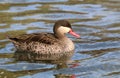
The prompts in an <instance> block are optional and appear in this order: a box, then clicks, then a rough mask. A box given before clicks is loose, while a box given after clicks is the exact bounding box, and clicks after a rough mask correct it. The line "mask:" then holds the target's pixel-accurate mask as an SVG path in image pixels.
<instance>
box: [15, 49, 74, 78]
mask: <svg viewBox="0 0 120 78" xmlns="http://www.w3.org/2000/svg"><path fill="white" fill-rule="evenodd" d="M73 54H74V51H72V52H68V53H65V54H61V57H60V58H58V55H57V54H54V55H40V54H35V53H33V52H31V53H30V52H19V51H16V52H15V53H14V58H15V60H16V61H27V62H30V63H46V64H55V65H56V67H55V69H56V70H59V69H62V68H69V66H68V64H72V60H70V59H71V57H72V56H73ZM70 68H71V67H70ZM54 76H55V78H75V77H73V76H74V75H71V74H69V75H68V74H61V73H60V74H55V75H54Z"/></svg>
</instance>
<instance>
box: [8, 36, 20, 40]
mask: <svg viewBox="0 0 120 78" xmlns="http://www.w3.org/2000/svg"><path fill="white" fill-rule="evenodd" d="M6 36H7V39H9V40H11V41H18V39H17V38H14V37H11V36H9V35H6Z"/></svg>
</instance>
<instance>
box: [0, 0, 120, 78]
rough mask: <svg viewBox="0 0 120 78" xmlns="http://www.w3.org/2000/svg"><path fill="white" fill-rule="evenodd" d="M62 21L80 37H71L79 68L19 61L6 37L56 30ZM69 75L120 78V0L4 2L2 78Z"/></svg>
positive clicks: (0, 5)
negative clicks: (68, 22) (66, 21)
mask: <svg viewBox="0 0 120 78" xmlns="http://www.w3.org/2000/svg"><path fill="white" fill-rule="evenodd" d="M59 19H67V20H69V21H70V22H71V24H72V27H73V29H74V31H76V32H77V33H79V34H80V35H81V39H76V38H74V37H73V36H70V35H67V36H68V37H70V38H71V39H72V40H73V41H74V43H75V47H76V48H75V53H74V55H73V57H71V60H73V62H74V63H75V64H78V65H79V66H76V67H73V68H70V66H71V65H74V63H72V64H67V67H66V68H64V69H63V68H61V67H64V66H61V67H59V69H58V66H56V64H54V65H52V64H45V63H29V62H28V61H15V58H13V55H14V53H15V48H14V45H13V44H12V43H11V42H10V41H9V40H8V39H7V35H8V34H9V35H12V36H16V35H20V34H24V33H36V32H52V28H53V24H54V22H55V21H56V20H59ZM60 68H61V69H60ZM71 76H72V77H73V76H74V77H75V78H120V0H0V78H70V77H71ZM74 77H73V78H74Z"/></svg>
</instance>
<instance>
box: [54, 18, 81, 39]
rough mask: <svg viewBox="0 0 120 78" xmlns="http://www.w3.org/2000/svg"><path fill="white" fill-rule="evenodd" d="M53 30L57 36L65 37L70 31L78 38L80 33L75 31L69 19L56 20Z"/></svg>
mask: <svg viewBox="0 0 120 78" xmlns="http://www.w3.org/2000/svg"><path fill="white" fill-rule="evenodd" d="M53 32H54V34H55V35H56V36H57V37H59V38H60V37H65V34H66V33H69V34H71V35H73V36H75V37H76V38H79V37H80V35H78V34H77V33H75V32H74V31H73V29H72V27H71V24H70V23H69V22H68V21H67V20H58V21H56V22H55V25H54V28H53Z"/></svg>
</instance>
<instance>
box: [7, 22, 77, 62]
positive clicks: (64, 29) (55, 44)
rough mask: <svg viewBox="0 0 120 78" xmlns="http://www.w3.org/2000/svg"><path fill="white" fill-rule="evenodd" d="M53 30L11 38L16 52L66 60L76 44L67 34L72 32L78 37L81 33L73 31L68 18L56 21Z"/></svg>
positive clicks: (29, 57) (33, 57)
mask: <svg viewBox="0 0 120 78" xmlns="http://www.w3.org/2000/svg"><path fill="white" fill-rule="evenodd" d="M53 32H54V33H32V34H23V35H19V36H17V37H9V39H10V40H11V41H12V42H13V44H14V45H15V47H16V53H24V54H26V57H27V59H33V60H60V59H63V58H64V59H63V60H65V59H67V57H71V56H72V54H73V51H74V44H73V42H72V41H71V40H70V39H69V38H67V37H66V35H65V34H66V33H70V34H73V35H74V36H76V37H79V35H77V34H76V33H75V32H73V31H72V27H71V24H70V23H69V22H68V21H66V20H58V21H56V22H55V25H54V28H53ZM20 57H21V59H22V58H23V57H22V56H20Z"/></svg>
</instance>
